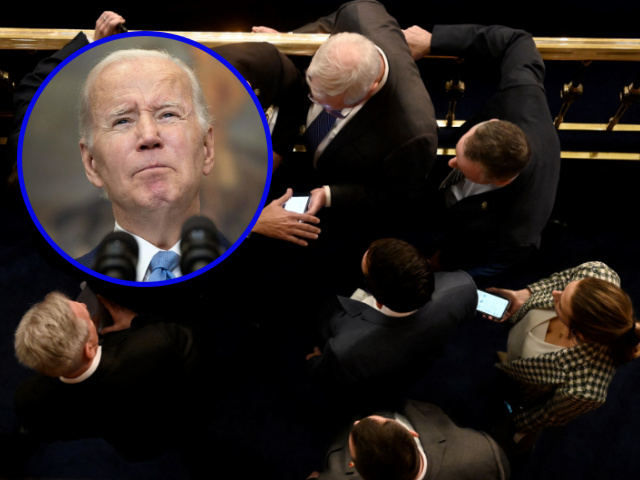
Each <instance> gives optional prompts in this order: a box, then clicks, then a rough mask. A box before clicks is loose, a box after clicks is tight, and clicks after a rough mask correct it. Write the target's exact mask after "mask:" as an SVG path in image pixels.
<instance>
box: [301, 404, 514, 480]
mask: <svg viewBox="0 0 640 480" xmlns="http://www.w3.org/2000/svg"><path fill="white" fill-rule="evenodd" d="M510 474H511V468H510V465H509V461H508V460H507V457H506V455H505V453H504V451H503V450H502V449H501V448H500V446H499V445H498V444H497V443H496V442H495V440H493V438H491V437H490V436H489V435H487V434H486V433H484V432H481V431H476V430H472V429H469V428H461V427H459V426H457V425H456V424H455V423H454V422H452V421H451V419H450V418H449V417H448V416H447V415H446V414H445V413H444V412H443V411H442V410H441V409H440V408H438V407H437V406H435V405H432V404H428V403H424V402H419V401H416V400H409V401H407V402H406V403H405V404H404V406H403V407H402V408H400V409H398V411H384V412H378V413H377V414H375V415H371V416H368V417H365V418H363V419H361V420H358V421H356V422H355V423H354V425H350V426H349V427H348V428H346V429H344V430H343V431H342V432H341V433H340V434H339V435H338V436H337V437H336V439H335V441H334V442H333V444H332V445H331V447H330V448H329V450H328V452H327V455H326V458H325V468H324V471H323V472H321V473H319V472H313V473H312V474H311V475H310V476H309V477H308V478H319V479H321V480H322V479H326V480H330V479H341V478H353V479H363V480H378V479H388V478H393V479H394V480H418V479H423V478H424V479H429V480H457V479H459V478H474V479H476V480H506V479H508V478H509V477H510Z"/></svg>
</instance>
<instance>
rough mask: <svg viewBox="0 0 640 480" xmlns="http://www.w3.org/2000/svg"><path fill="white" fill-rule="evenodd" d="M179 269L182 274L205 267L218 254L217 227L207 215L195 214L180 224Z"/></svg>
mask: <svg viewBox="0 0 640 480" xmlns="http://www.w3.org/2000/svg"><path fill="white" fill-rule="evenodd" d="M180 254H181V258H180V269H181V270H182V274H183V275H186V274H188V273H192V272H195V271H196V270H199V269H201V268H203V267H206V266H207V265H209V264H210V263H211V262H213V261H214V260H216V259H217V258H218V257H219V256H220V242H219V240H218V229H217V228H216V226H215V225H214V223H213V221H211V220H210V219H209V218H207V217H203V216H200V215H196V216H195V217H191V218H189V219H188V220H187V221H186V222H184V225H183V226H182V242H181V243H180Z"/></svg>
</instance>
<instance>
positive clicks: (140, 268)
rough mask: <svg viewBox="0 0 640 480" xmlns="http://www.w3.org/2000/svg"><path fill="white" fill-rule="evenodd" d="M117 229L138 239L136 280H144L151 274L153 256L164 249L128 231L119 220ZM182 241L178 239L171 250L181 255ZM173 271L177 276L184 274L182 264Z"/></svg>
mask: <svg viewBox="0 0 640 480" xmlns="http://www.w3.org/2000/svg"><path fill="white" fill-rule="evenodd" d="M115 231H116V232H126V233H128V234H130V235H132V236H133V238H135V239H136V242H137V243H138V265H137V267H136V282H144V281H145V280H146V279H147V278H148V277H149V275H150V274H151V271H150V270H149V262H151V258H153V256H154V255H155V254H156V253H158V252H159V251H160V250H162V249H161V248H158V247H156V246H155V245H153V244H151V243H149V242H147V241H146V240H145V239H144V238H142V237H139V236H138V235H136V234H134V233H131V232H127V231H126V230H125V229H124V228H122V227H121V226H120V225H118V222H116V226H115ZM180 243H181V240H178V243H176V244H175V245H174V246H173V247H171V249H170V250H171V251H172V252H175V253H177V254H178V255H180ZM172 273H173V274H174V275H175V276H176V277H180V276H182V271H181V270H180V265H178V266H177V267H176V268H175V269H174V270H172Z"/></svg>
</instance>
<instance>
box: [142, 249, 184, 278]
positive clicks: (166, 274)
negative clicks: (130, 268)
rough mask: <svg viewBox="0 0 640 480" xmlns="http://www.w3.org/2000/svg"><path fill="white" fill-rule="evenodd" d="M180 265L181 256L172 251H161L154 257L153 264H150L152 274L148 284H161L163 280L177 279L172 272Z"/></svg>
mask: <svg viewBox="0 0 640 480" xmlns="http://www.w3.org/2000/svg"><path fill="white" fill-rule="evenodd" d="M179 264H180V255H178V254H177V253H175V252H172V251H164V250H160V251H159V252H158V253H156V254H155V255H154V256H153V258H152V259H151V262H149V267H150V268H151V274H150V275H149V278H148V280H147V282H161V281H163V280H169V279H171V278H176V276H175V275H174V274H173V273H171V270H173V269H175V268H176V267H177V266H178V265H179Z"/></svg>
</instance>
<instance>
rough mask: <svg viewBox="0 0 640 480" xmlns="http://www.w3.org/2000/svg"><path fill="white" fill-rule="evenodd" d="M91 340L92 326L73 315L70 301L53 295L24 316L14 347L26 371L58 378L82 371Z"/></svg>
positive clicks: (59, 294)
mask: <svg viewBox="0 0 640 480" xmlns="http://www.w3.org/2000/svg"><path fill="white" fill-rule="evenodd" d="M88 339H89V326H88V325H87V322H85V321H82V320H81V319H78V317H76V315H75V314H74V313H73V310H72V309H71V304H70V303H69V298H67V297H66V296H65V295H63V294H62V293H59V292H52V293H49V294H48V295H47V296H46V297H45V298H44V300H43V301H42V302H40V303H38V304H36V305H34V306H33V307H31V308H30V309H29V310H28V311H27V313H25V314H24V316H23V317H22V320H20V324H19V325H18V328H17V330H16V334H15V339H14V347H15V350H16V357H17V358H18V361H19V362H20V363H21V364H23V365H24V366H25V367H29V368H32V369H34V370H36V371H37V372H40V373H43V374H45V375H49V376H52V377H57V376H64V375H68V374H70V373H73V372H74V371H76V370H77V369H78V368H79V367H80V365H81V363H82V352H83V350H84V347H85V345H86V343H87V341H88Z"/></svg>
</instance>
